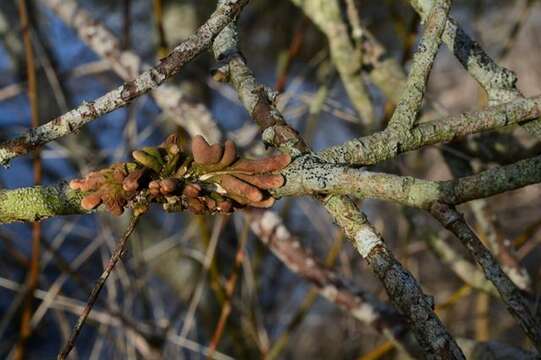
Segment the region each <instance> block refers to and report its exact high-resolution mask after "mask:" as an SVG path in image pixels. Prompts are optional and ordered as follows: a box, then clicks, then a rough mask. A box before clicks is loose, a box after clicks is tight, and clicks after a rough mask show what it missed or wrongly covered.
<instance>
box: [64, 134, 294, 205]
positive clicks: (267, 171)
mask: <svg viewBox="0 0 541 360" xmlns="http://www.w3.org/2000/svg"><path fill="white" fill-rule="evenodd" d="M132 157H133V159H134V162H127V163H120V164H113V165H111V166H110V167H108V168H106V169H102V170H98V171H93V172H91V173H89V174H88V175H87V176H86V177H85V178H84V179H76V180H72V181H71V182H70V187H71V188H72V189H75V190H80V191H83V192H85V193H86V194H85V196H84V197H83V199H82V201H81V206H82V207H83V208H84V209H87V210H91V209H94V208H96V207H98V206H99V205H100V204H103V205H105V207H106V208H107V210H108V211H110V212H111V213H112V214H114V215H120V214H122V213H123V211H124V209H125V208H126V207H128V206H131V205H133V203H134V199H135V198H136V197H141V196H142V197H145V198H146V199H147V200H149V201H150V202H155V203H160V204H162V205H163V208H164V210H166V211H182V210H189V211H192V212H194V213H197V214H201V213H216V212H219V213H230V212H232V211H234V210H235V209H237V208H241V207H244V206H253V207H270V206H272V205H273V204H274V201H275V199H274V198H273V197H272V196H271V194H270V193H269V190H272V189H276V188H279V187H281V186H282V185H283V184H284V178H283V177H282V175H280V174H279V172H280V170H282V169H283V168H285V167H286V166H287V165H288V164H289V163H290V162H291V158H290V157H289V155H285V154H281V155H275V156H270V157H267V158H262V159H256V160H250V159H244V158H239V156H238V154H237V149H236V146H235V144H234V143H233V142H232V141H231V140H227V141H226V142H225V144H224V145H223V146H222V145H220V144H213V145H210V144H208V143H207V141H206V140H205V139H204V138H203V137H202V136H200V135H198V136H195V137H194V138H193V140H192V142H191V146H190V145H188V144H187V143H186V142H185V141H184V139H183V138H182V137H181V136H179V135H177V134H172V135H170V136H169V137H168V138H167V139H166V140H165V141H164V142H163V143H162V144H161V145H159V146H157V147H144V148H142V149H140V150H135V151H134V152H133V153H132Z"/></svg>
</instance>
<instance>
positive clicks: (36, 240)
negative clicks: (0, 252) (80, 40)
mask: <svg viewBox="0 0 541 360" xmlns="http://www.w3.org/2000/svg"><path fill="white" fill-rule="evenodd" d="M19 17H20V21H21V30H22V35H23V43H24V50H25V58H26V73H27V78H28V90H27V94H28V99H29V102H30V109H31V116H32V124H31V126H32V128H36V127H38V126H39V104H38V93H37V92H38V88H37V87H38V84H37V74H36V66H35V63H34V51H33V48H32V38H31V35H30V27H31V24H30V17H29V14H28V7H27V3H26V0H19ZM32 167H33V170H34V184H35V185H39V184H40V183H41V177H42V165H41V156H40V151H39V150H38V149H36V150H35V151H34V152H33V154H32ZM40 240H41V224H40V223H39V222H33V223H32V257H31V260H30V269H29V273H28V275H27V279H26V283H27V293H26V295H25V300H24V306H23V313H22V316H21V327H20V329H21V330H20V339H19V342H18V343H17V347H16V350H15V359H23V358H24V357H25V355H24V353H25V345H26V342H27V341H28V338H29V337H30V335H31V333H32V326H31V324H30V320H31V318H32V298H33V295H34V290H35V288H36V287H37V284H38V278H39V270H40Z"/></svg>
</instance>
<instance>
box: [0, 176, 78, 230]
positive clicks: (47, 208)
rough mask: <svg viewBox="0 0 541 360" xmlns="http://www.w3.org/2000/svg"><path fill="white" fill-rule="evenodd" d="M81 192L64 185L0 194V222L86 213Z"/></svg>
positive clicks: (37, 187)
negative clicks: (81, 205)
mask: <svg viewBox="0 0 541 360" xmlns="http://www.w3.org/2000/svg"><path fill="white" fill-rule="evenodd" d="M81 199H82V193H81V192H79V191H75V190H71V189H70V188H69V186H68V185H67V183H60V184H57V185H54V186H35V187H27V188H21V189H15V190H1V191H0V223H4V224H5V223H11V222H17V221H38V220H43V219H45V218H48V217H51V216H58V215H72V214H84V213H87V211H85V210H84V209H82V208H81V207H80V201H81Z"/></svg>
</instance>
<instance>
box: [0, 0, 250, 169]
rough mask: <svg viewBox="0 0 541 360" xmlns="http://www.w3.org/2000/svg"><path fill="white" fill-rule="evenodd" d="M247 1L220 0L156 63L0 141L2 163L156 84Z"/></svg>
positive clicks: (200, 48)
mask: <svg viewBox="0 0 541 360" xmlns="http://www.w3.org/2000/svg"><path fill="white" fill-rule="evenodd" d="M247 2H248V0H227V1H224V2H223V3H222V5H221V6H219V7H218V9H217V10H216V11H215V12H214V13H213V14H212V15H211V16H210V18H209V19H208V20H207V22H206V23H205V24H203V25H202V26H201V27H200V28H199V29H198V30H197V31H196V32H195V34H193V35H192V36H190V37H189V38H188V39H187V40H186V41H184V42H183V43H182V44H180V45H179V46H177V47H176V48H175V49H174V50H173V51H172V52H171V53H170V54H169V55H168V56H167V57H166V58H164V59H162V60H161V62H160V63H159V64H158V65H157V66H155V67H153V68H151V69H149V70H147V71H145V72H143V73H142V74H141V75H139V76H138V77H137V78H135V79H134V80H131V81H129V82H127V83H125V84H124V85H122V86H120V87H118V88H117V89H115V90H112V91H110V92H109V93H107V94H105V95H103V96H101V97H99V98H98V99H96V100H94V101H92V102H84V103H83V104H81V105H80V106H79V107H78V108H76V109H73V110H71V111H70V112H68V113H66V114H64V115H62V116H60V117H58V118H56V119H54V120H52V121H50V122H48V123H46V124H44V125H42V126H40V127H38V128H36V129H32V130H31V131H28V132H26V133H25V134H23V135H21V136H20V137H18V138H16V139H12V140H9V141H7V142H4V143H3V144H0V163H1V164H4V165H6V164H8V163H9V161H10V160H11V159H13V158H15V157H17V156H20V155H23V154H26V153H28V152H29V151H30V150H32V149H35V148H37V147H39V146H42V145H44V144H46V143H48V142H50V141H53V140H55V139H57V138H59V137H61V136H64V135H67V134H70V133H72V132H74V131H76V130H77V129H79V128H80V127H82V126H83V125H86V124H87V123H89V122H90V121H92V120H94V119H96V118H98V117H100V116H102V115H105V114H107V113H109V112H112V111H114V110H116V109H118V108H120V107H122V106H125V105H127V104H128V103H130V102H131V101H132V100H133V99H135V98H137V97H139V96H141V95H143V94H145V93H147V92H148V91H150V90H152V89H154V88H156V87H158V86H159V85H160V84H162V83H163V82H164V81H165V80H167V79H168V78H170V77H171V76H173V75H175V74H177V73H178V72H179V71H180V70H181V68H182V67H183V66H184V65H185V64H186V63H188V62H189V61H191V60H192V59H193V58H195V57H196V56H197V55H199V54H200V53H201V52H202V51H203V50H205V49H206V48H208V47H209V46H210V45H211V43H212V40H213V39H214V37H216V35H217V34H218V33H219V32H220V31H221V30H222V29H223V28H224V27H225V26H226V25H227V24H228V23H230V22H231V21H232V20H233V19H234V18H235V17H236V16H237V15H238V14H239V12H240V10H241V9H242V8H243V7H244V5H246V3H247Z"/></svg>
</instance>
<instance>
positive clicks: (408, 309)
mask: <svg viewBox="0 0 541 360" xmlns="http://www.w3.org/2000/svg"><path fill="white" fill-rule="evenodd" d="M237 37H238V34H237V31H236V29H235V24H231V25H229V26H228V27H226V29H225V30H224V31H223V32H222V33H221V34H220V35H219V36H218V37H217V38H216V41H215V46H214V53H215V57H216V58H217V60H218V61H221V62H222V64H221V66H220V68H219V71H220V72H221V73H222V74H221V75H222V76H220V77H221V78H225V79H231V82H232V84H233V85H234V86H235V88H236V90H237V92H238V93H239V97H240V99H241V102H242V103H243V105H244V107H245V108H246V109H247V110H248V112H249V113H250V114H252V116H253V117H254V119H255V120H256V122H257V123H258V125H259V126H260V127H261V129H262V130H263V139H264V140H265V141H266V142H267V143H269V144H272V145H274V146H276V147H278V148H281V149H283V150H284V151H287V152H289V153H290V154H291V155H292V156H293V157H295V156H299V155H301V154H306V153H309V152H310V150H309V149H308V147H307V146H306V144H305V143H304V141H303V140H302V138H301V137H300V136H299V135H298V133H297V132H296V131H295V130H294V129H293V128H291V127H290V126H289V125H288V124H287V123H286V122H285V120H284V118H283V116H282V115H281V114H280V113H279V112H278V110H277V109H276V108H275V107H274V106H273V104H272V102H271V101H269V98H268V96H267V92H266V91H264V88H263V87H262V86H260V85H258V84H257V81H256V79H255V78H254V76H253V75H252V73H251V71H250V70H249V69H248V67H247V66H246V63H245V61H244V59H243V57H242V56H241V55H240V52H239V49H238V44H237V41H238V38H237ZM237 76H238V77H239V78H237V79H236V77H237ZM324 205H325V208H326V209H327V211H329V213H330V214H331V216H333V217H334V218H335V219H337V220H338V219H340V221H338V223H339V225H340V226H341V227H342V228H344V229H346V228H349V229H352V228H358V227H362V228H363V229H364V231H363V232H361V233H358V232H355V233H352V232H348V231H346V233H347V234H348V235H350V236H349V240H350V241H352V242H354V243H355V244H357V245H359V246H358V247H357V249H358V251H359V252H360V253H361V254H362V255H363V257H366V259H367V261H368V263H369V264H370V266H371V268H372V270H373V271H374V272H375V273H376V274H378V276H380V279H381V281H382V282H383V284H384V286H385V289H386V290H387V292H388V293H389V295H390V297H391V299H392V301H393V302H395V305H396V306H397V307H399V309H400V310H401V311H402V312H403V314H404V315H405V316H406V317H407V318H408V321H409V322H410V324H411V326H412V327H413V331H414V333H415V336H416V337H417V340H418V341H419V342H420V343H421V345H422V347H423V350H424V351H425V353H426V354H427V356H429V357H436V358H438V357H441V358H444V357H445V358H452V359H463V358H464V355H463V354H462V352H461V350H460V348H459V347H458V345H457V344H456V342H455V340H454V339H453V338H452V337H451V335H450V334H449V333H448V331H447V329H445V327H444V326H443V324H442V323H441V321H440V320H439V318H438V317H437V316H436V314H435V313H434V312H433V310H432V304H431V302H430V301H426V295H424V293H423V292H422V290H421V288H420V287H419V285H418V284H417V282H416V281H415V279H414V278H413V276H411V274H409V272H408V271H407V270H405V269H404V268H403V267H402V265H401V264H400V263H399V262H398V261H397V260H396V259H395V258H394V257H393V255H392V254H391V252H390V250H388V249H387V247H386V246H385V244H384V243H383V241H382V239H381V238H380V237H379V235H377V234H376V233H375V231H374V230H373V229H372V227H371V226H370V225H369V224H368V223H367V221H366V218H365V216H364V215H362V214H361V213H360V212H359V211H358V209H357V208H356V206H355V204H354V203H353V202H352V201H351V199H349V198H347V197H344V196H333V197H332V202H331V201H329V200H327V201H325V202H324ZM345 209H347V210H349V213H350V214H351V216H345V217H344V216H343V214H344V210H345ZM354 213H356V214H358V215H353V214H354ZM351 235H353V237H352V236H351ZM375 239H376V240H378V241H377V247H378V249H381V250H380V251H378V252H373V253H372V252H371V251H370V250H371V249H372V248H373V247H374V245H375V243H374V240H375ZM364 250H368V251H366V252H365V251H364ZM382 269H383V271H382ZM387 269H390V270H389V272H388V273H389V275H390V276H386V275H387ZM406 293H408V294H409V295H408V296H401V294H406ZM418 314H422V316H423V321H419V317H418Z"/></svg>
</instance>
